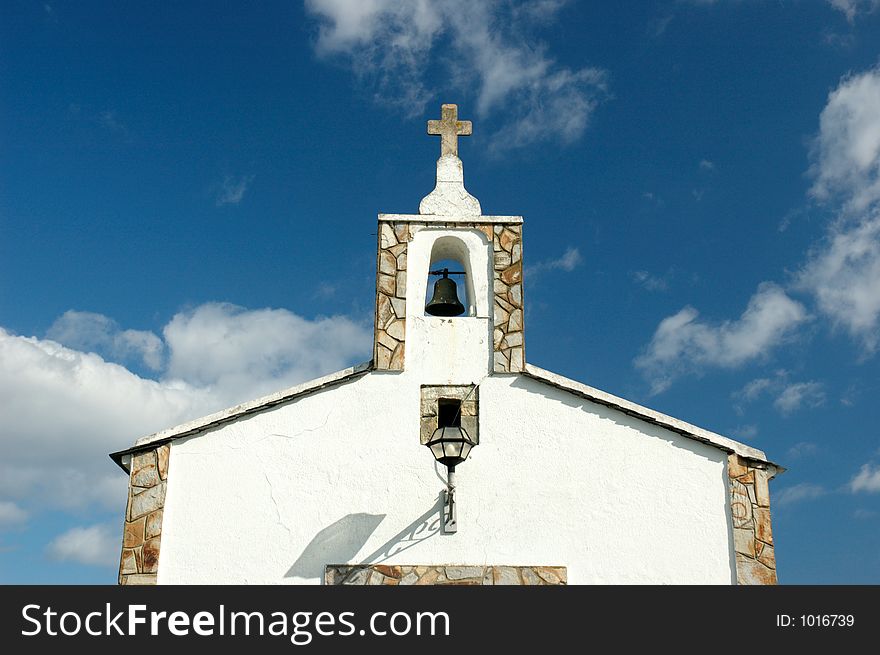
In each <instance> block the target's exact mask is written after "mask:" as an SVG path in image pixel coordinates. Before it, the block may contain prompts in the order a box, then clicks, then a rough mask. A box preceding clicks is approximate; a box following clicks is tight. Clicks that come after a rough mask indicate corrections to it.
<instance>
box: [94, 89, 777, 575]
mask: <svg viewBox="0 0 880 655" xmlns="http://www.w3.org/2000/svg"><path fill="white" fill-rule="evenodd" d="M470 131H471V126H470V123H469V122H468V121H461V120H458V117H457V108H456V107H455V105H444V106H443V108H442V118H441V120H438V121H429V124H428V132H429V134H437V135H439V136H441V157H440V159H439V160H438V161H437V184H436V187H435V189H434V190H433V191H432V192H431V193H430V194H429V195H428V196H426V197H425V198H424V199H423V200H422V202H421V204H420V207H419V213H418V214H380V215H379V221H378V231H377V232H378V244H377V273H376V303H375V330H374V342H373V352H372V359H371V361H369V362H367V363H365V364H362V365H360V366H355V367H352V368H350V369H347V370H344V371H340V372H338V373H334V374H332V375H329V376H326V377H324V378H320V379H318V380H314V381H311V382H308V383H306V384H302V385H299V386H297V387H294V388H292V389H287V390H284V391H281V392H278V393H276V394H273V395H271V396H267V397H264V398H260V399H257V400H254V401H252V402H249V403H245V404H243V405H239V406H237V407H233V408H230V409H228V410H226V411H223V412H219V413H217V414H214V415H211V416H207V417H204V418H202V419H199V420H196V421H192V422H190V423H187V424H184V425H181V426H177V427H174V428H170V429H168V430H165V431H162V432H159V433H157V434H154V435H150V436H147V437H144V438H142V439H140V440H138V441H137V442H136V443H135V445H134V446H132V447H131V448H128V449H126V450H123V451H120V452H117V453H113V454H112V455H111V457H112V458H113V459H114V461H116V462H117V464H119V465H120V466H121V467H122V468H123V469H124V470H125V471H126V473H127V474H128V475H129V481H130V482H129V495H128V503H127V508H126V516H125V522H124V530H123V542H122V555H121V561H120V571H119V582H120V584H163V583H166V584H167V583H173V584H180V583H209V584H216V583H226V584H247V583H259V584H276V583H277V584H392V585H393V584H566V583H567V584H636V583H637V584H692V583H697V584H775V583H776V561H775V555H774V548H773V536H772V530H771V521H770V496H769V488H768V483H769V481H770V479H771V478H773V477H774V476H775V475H776V474H777V473H778V472H780V471H781V470H782V469H781V468H780V467H779V466H777V465H775V464H773V463H772V462H770V461H768V460H767V458H766V457H765V455H764V453H763V452H761V451H760V450H756V449H754V448H752V447H750V446H747V445H745V444H742V443H739V442H737V441H734V440H732V439H728V438H726V437H724V436H722V435H719V434H715V433H713V432H710V431H708V430H704V429H702V428H699V427H697V426H694V425H691V424H688V423H686V422H684V421H680V420H678V419H675V418H672V417H669V416H666V415H663V414H661V413H659V412H655V411H653V410H650V409H648V408H645V407H642V406H639V405H637V404H635V403H632V402H630V401H627V400H625V399H623V398H618V397H616V396H613V395H611V394H608V393H605V392H603V391H600V390H598V389H594V388H592V387H589V386H587V385H585V384H582V383H580V382H576V381H574V380H570V379H567V378H564V377H562V376H559V375H556V374H554V373H552V372H549V371H545V370H543V369H541V368H538V367H537V366H534V365H532V364H530V363H529V362H528V360H527V358H526V350H525V343H526V340H525V324H524V308H525V297H524V293H523V279H522V277H523V220H522V217H519V216H491V215H484V214H482V210H481V207H480V204H479V202H478V201H477V199H476V198H474V197H473V196H472V195H470V194H469V193H468V192H467V191H466V190H465V187H464V181H463V169H462V163H461V160H460V159H459V158H458V152H457V139H458V137H459V136H463V135H467V134H470ZM432 284H433V289H434V295H433V297H432V298H431V299H430V301H429V302H428V304H427V305H426V298H427V297H428V295H429V291H430V290H431V288H432Z"/></svg>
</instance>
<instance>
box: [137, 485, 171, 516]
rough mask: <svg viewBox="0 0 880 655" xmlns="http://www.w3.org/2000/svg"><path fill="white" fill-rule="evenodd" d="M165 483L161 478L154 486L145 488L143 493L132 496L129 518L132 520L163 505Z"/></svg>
mask: <svg viewBox="0 0 880 655" xmlns="http://www.w3.org/2000/svg"><path fill="white" fill-rule="evenodd" d="M165 485H166V482H165V481H164V480H163V481H161V482H160V483H159V484H157V485H156V486H155V487H152V488H150V489H147V490H146V491H145V492H144V493H142V494H138V495H137V496H133V497H132V499H131V503H130V505H129V513H130V516H129V520H130V521H133V520H134V519H137V518H139V517H141V516H143V515H145V514H149V513H150V512H155V511H156V510H157V509H161V508H162V507H163V506H164V505H165Z"/></svg>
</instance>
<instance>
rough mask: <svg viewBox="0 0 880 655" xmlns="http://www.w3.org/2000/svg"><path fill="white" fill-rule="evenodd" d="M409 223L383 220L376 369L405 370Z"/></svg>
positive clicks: (380, 244)
mask: <svg viewBox="0 0 880 655" xmlns="http://www.w3.org/2000/svg"><path fill="white" fill-rule="evenodd" d="M412 234H413V233H412V232H411V231H410V226H409V224H408V223H388V222H385V221H379V253H378V257H379V261H378V264H377V266H376V323H375V338H374V339H373V367H374V368H376V369H378V370H385V371H402V370H403V359H404V349H405V340H406V246H407V243H409V240H410V239H411V238H412Z"/></svg>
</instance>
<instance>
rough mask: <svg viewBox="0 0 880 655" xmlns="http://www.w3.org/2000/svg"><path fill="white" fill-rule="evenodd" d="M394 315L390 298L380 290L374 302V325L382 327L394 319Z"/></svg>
mask: <svg viewBox="0 0 880 655" xmlns="http://www.w3.org/2000/svg"><path fill="white" fill-rule="evenodd" d="M394 315H395V312H394V305H392V304H391V298H389V297H388V296H387V295H386V294H384V293H382V292H380V293H379V296H378V300H377V304H376V327H377V328H379V329H383V328H384V327H385V326H386V325H388V323H390V322H391V321H392V320H394Z"/></svg>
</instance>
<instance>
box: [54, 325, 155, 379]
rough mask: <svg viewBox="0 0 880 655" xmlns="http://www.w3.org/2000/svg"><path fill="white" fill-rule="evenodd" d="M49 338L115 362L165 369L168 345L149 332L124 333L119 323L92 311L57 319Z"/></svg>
mask: <svg viewBox="0 0 880 655" xmlns="http://www.w3.org/2000/svg"><path fill="white" fill-rule="evenodd" d="M46 337H47V338H48V339H52V340H53V341H57V342H59V343H63V344H64V345H65V346H68V347H70V348H75V349H77V350H82V351H85V352H96V353H98V354H100V355H103V356H104V357H109V358H110V359H113V360H114V361H122V362H128V361H131V359H132V358H136V359H137V360H139V361H142V362H143V363H144V364H145V365H146V366H148V367H149V368H150V369H152V370H154V371H157V370H159V369H160V368H161V367H162V360H163V357H164V354H165V346H164V344H163V343H162V340H161V339H160V338H159V337H158V336H156V335H155V334H153V333H152V332H150V331H147V330H122V329H120V327H119V325H118V324H117V323H116V321H114V320H112V319H110V318H108V317H106V316H104V315H102V314H95V313H93V312H78V311H74V310H69V311H67V312H64V314H62V315H61V316H60V317H59V318H57V319H56V320H55V322H54V323H53V324H52V326H51V327H50V328H49V329H48V331H47V332H46Z"/></svg>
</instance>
